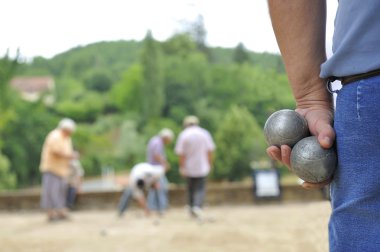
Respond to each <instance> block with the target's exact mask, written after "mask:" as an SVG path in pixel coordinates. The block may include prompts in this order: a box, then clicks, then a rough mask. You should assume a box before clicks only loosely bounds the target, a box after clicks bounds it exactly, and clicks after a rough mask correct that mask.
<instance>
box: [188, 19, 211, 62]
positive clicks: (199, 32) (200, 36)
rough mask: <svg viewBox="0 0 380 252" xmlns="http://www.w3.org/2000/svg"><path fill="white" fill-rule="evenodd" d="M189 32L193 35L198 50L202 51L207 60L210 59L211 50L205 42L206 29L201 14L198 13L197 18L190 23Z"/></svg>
mask: <svg viewBox="0 0 380 252" xmlns="http://www.w3.org/2000/svg"><path fill="white" fill-rule="evenodd" d="M189 32H190V34H191V36H192V37H193V39H194V41H195V43H196V45H197V48H198V50H199V51H200V52H202V53H204V54H205V55H206V57H207V59H208V60H211V56H212V55H211V51H210V49H209V48H208V46H207V44H206V38H207V31H206V28H205V24H204V18H203V16H202V15H198V17H197V20H196V21H195V22H194V23H193V24H192V25H191V28H190V31H189Z"/></svg>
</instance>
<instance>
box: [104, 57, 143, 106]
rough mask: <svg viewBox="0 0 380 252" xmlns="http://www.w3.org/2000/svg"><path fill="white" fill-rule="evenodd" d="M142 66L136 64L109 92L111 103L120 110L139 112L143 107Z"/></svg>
mask: <svg viewBox="0 0 380 252" xmlns="http://www.w3.org/2000/svg"><path fill="white" fill-rule="evenodd" d="M142 74H143V73H142V66H141V65H140V64H134V65H133V66H131V67H130V68H129V69H128V70H127V71H126V72H125V73H124V74H123V77H122V78H121V80H120V81H119V82H117V83H116V84H115V85H114V86H113V87H112V89H111V91H110V93H109V97H110V103H111V105H113V106H115V107H116V108H117V109H118V110H119V111H123V112H124V111H135V112H139V111H141V108H142V102H141V99H142V97H143V96H142V85H143V75H142Z"/></svg>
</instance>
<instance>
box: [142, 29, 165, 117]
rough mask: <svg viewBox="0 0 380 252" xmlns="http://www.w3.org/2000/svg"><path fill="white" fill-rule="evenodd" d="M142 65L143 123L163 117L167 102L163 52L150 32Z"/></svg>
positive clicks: (144, 49) (145, 42) (146, 38)
mask: <svg viewBox="0 0 380 252" xmlns="http://www.w3.org/2000/svg"><path fill="white" fill-rule="evenodd" d="M141 65H142V67H143V72H142V76H143V82H142V97H141V98H142V99H141V102H142V121H143V122H147V121H149V120H150V119H152V118H157V117H159V116H161V114H162V109H163V106H164V101H165V93H164V86H163V72H162V52H161V48H160V46H159V45H158V43H157V42H156V41H155V40H154V39H153V36H152V33H151V32H150V31H149V32H148V33H147V35H146V37H145V39H144V48H143V52H142V55H141Z"/></svg>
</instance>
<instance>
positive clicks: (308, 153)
mask: <svg viewBox="0 0 380 252" xmlns="http://www.w3.org/2000/svg"><path fill="white" fill-rule="evenodd" d="M290 164H291V167H292V169H293V172H294V173H295V174H296V175H297V176H298V177H300V178H301V179H303V180H304V181H306V182H310V183H319V182H323V181H325V180H327V179H329V178H330V177H331V176H332V174H333V173H334V170H335V168H336V165H337V156H336V152H335V148H330V149H324V148H322V147H321V146H320V144H319V142H318V139H317V138H316V137H315V136H310V137H306V138H304V139H302V140H301V141H299V142H298V143H297V144H296V145H295V146H294V147H293V149H292V152H291V154H290Z"/></svg>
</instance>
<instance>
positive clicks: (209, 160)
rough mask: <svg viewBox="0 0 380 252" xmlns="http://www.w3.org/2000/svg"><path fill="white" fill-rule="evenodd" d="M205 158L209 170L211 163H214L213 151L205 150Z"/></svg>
mask: <svg viewBox="0 0 380 252" xmlns="http://www.w3.org/2000/svg"><path fill="white" fill-rule="evenodd" d="M207 159H208V163H209V165H210V170H211V169H212V167H213V164H214V152H213V151H208V152H207Z"/></svg>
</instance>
